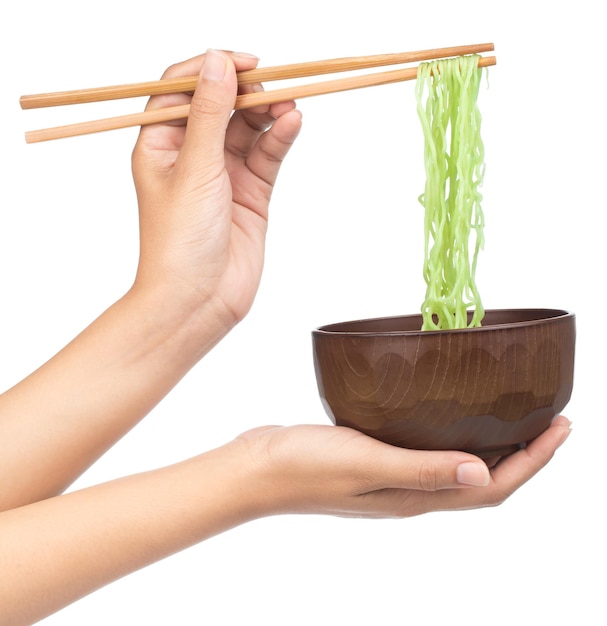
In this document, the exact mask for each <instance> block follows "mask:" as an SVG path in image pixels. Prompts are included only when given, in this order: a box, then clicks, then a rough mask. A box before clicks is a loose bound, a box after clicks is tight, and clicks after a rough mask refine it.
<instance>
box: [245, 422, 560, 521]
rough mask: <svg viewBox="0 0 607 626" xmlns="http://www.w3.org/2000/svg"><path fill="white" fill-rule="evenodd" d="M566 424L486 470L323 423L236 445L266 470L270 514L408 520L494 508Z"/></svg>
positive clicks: (478, 463)
mask: <svg viewBox="0 0 607 626" xmlns="http://www.w3.org/2000/svg"><path fill="white" fill-rule="evenodd" d="M570 426H571V423H570V422H569V420H567V419H566V418H565V417H562V416H559V417H558V418H557V419H555V420H554V422H553V424H552V425H551V426H550V427H549V428H548V429H547V430H546V431H545V432H544V433H543V434H542V435H540V436H539V437H538V438H537V439H535V440H534V441H532V442H530V443H529V445H528V446H527V447H526V448H525V449H522V450H519V451H518V452H516V453H514V454H512V455H510V456H508V457H505V458H503V459H502V460H501V461H499V462H497V463H496V464H495V465H494V466H493V467H492V468H491V469H490V468H489V467H488V466H487V464H486V463H485V462H484V461H482V460H481V459H479V458H478V457H476V456H473V455H471V454H467V453H464V452H453V451H447V452H438V451H431V452H426V451H418V450H407V449H403V448H397V447H394V446H390V445H388V444H385V443H381V442H379V441H377V440H375V439H372V438H371V437H368V436H366V435H363V434H362V433H359V432H357V431H355V430H351V429H349V428H342V427H335V426H328V425H327V426H293V427H286V428H281V427H262V428H257V429H255V430H252V431H249V432H246V433H244V434H243V435H241V436H240V438H239V439H240V440H241V441H242V443H244V445H246V447H247V448H248V454H250V455H251V457H252V458H253V459H255V460H256V462H257V464H258V466H260V467H262V468H265V470H266V472H265V473H266V483H265V498H266V501H267V502H268V506H269V508H270V513H272V514H275V513H317V514H323V513H324V514H333V515H339V516H346V517H367V518H377V517H380V518H383V517H411V516H414V515H420V514H423V513H428V512H431V511H439V510H457V509H471V508H479V507H486V506H495V505H498V504H501V503H502V502H503V501H504V500H506V499H507V498H508V497H509V496H510V495H512V494H513V493H514V492H515V491H516V490H517V489H518V488H519V487H521V486H522V485H523V484H524V483H525V482H527V481H528V480H529V479H530V478H531V477H532V476H533V475H534V474H536V473H537V472H538V471H539V470H540V469H542V468H543V467H544V466H545V465H546V464H547V463H548V461H549V460H550V459H551V458H552V456H553V454H554V452H555V451H556V449H557V448H558V447H559V446H560V445H561V444H562V443H563V442H564V441H565V439H566V438H567V437H568V435H569V432H570Z"/></svg>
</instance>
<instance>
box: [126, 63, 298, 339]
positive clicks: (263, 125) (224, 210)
mask: <svg viewBox="0 0 607 626" xmlns="http://www.w3.org/2000/svg"><path fill="white" fill-rule="evenodd" d="M256 64H257V58H256V57H252V56H250V55H243V54H234V53H231V54H229V53H225V52H220V51H208V52H207V54H206V55H202V56H199V57H196V58H194V59H190V60H189V61H186V62H184V63H179V64H177V65H174V66H172V67H171V68H169V69H168V70H167V71H166V72H165V74H164V76H163V78H173V77H177V76H189V75H195V74H198V73H199V71H200V70H201V68H202V72H201V75H200V80H199V84H198V87H197V89H196V92H195V94H194V95H193V97H192V96H189V95H186V94H177V95H165V96H157V97H153V98H151V99H150V102H149V105H148V108H149V109H154V108H158V107H166V106H174V105H178V104H184V103H187V102H191V112H190V118H189V122H188V124H187V126H186V121H185V120H182V121H181V122H178V123H173V124H158V125H152V126H146V127H144V128H142V130H141V134H140V137H139V140H138V142H137V145H136V147H135V150H134V153H133V174H134V179H135V186H136V189H137V195H138V199H139V209H140V231H141V251H140V263H139V269H138V276H137V280H136V284H145V285H147V284H149V283H150V282H152V283H154V284H158V283H159V282H164V283H165V284H169V285H171V286H174V287H176V288H178V289H180V290H181V293H184V294H185V295H186V297H188V296H194V299H195V304H208V303H211V304H212V305H213V306H212V309H211V310H213V311H215V312H216V313H219V315H220V317H221V318H222V319H223V320H224V321H225V323H226V326H227V327H228V329H229V327H231V326H232V325H233V324H234V323H236V322H238V321H240V320H241V319H242V318H243V317H244V315H245V314H246V313H247V311H248V310H249V308H250V306H251V304H252V302H253V299H254V296H255V293H256V291H257V288H258V285H259V280H260V277H261V271H262V267H263V256H264V243H265V235H266V227H267V219H268V203H269V200H270V196H271V194H272V189H273V185H274V183H275V181H276V177H277V174H278V171H279V169H280V165H281V162H282V160H283V159H284V158H285V156H286V154H287V152H288V151H289V148H290V147H291V145H292V143H293V142H294V140H295V138H296V136H297V134H298V132H299V129H300V125H301V115H300V113H299V112H298V111H297V110H295V103H294V102H284V103H280V104H275V105H271V106H265V107H257V108H255V109H251V110H242V111H237V112H235V113H233V114H232V112H233V107H234V100H235V97H236V94H237V78H236V73H235V71H242V70H249V69H252V68H253V67H255V66H256ZM260 88H261V87H260V86H259V85H258V86H256V87H254V86H251V85H249V86H246V87H243V88H241V93H243V92H245V91H251V90H253V89H260Z"/></svg>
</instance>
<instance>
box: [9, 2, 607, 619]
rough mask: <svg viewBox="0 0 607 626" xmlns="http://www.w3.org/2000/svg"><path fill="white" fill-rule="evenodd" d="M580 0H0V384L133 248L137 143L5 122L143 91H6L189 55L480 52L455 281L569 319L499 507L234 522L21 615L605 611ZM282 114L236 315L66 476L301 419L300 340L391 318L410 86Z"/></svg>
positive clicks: (591, 61)
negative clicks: (531, 441) (481, 163)
mask: <svg viewBox="0 0 607 626" xmlns="http://www.w3.org/2000/svg"><path fill="white" fill-rule="evenodd" d="M599 5H600V3H596V2H591V1H590V0H580V1H578V2H576V3H565V2H559V1H555V2H552V3H544V2H533V1H531V0H527V1H526V2H520V1H518V0H514V1H513V0H510V1H509V2H504V1H499V2H493V3H490V2H480V1H479V2H467V1H465V0H464V1H462V2H450V1H449V2H446V1H442V0H441V1H435V2H432V3H430V2H421V1H420V2H417V3H409V2H396V1H392V2H390V1H387V0H375V1H374V2H369V3H362V2H354V1H352V0H349V1H347V2H346V1H343V2H328V1H326V0H325V1H323V2H320V1H317V0H308V1H307V2H305V3H289V2H284V1H281V2H275V1H269V0H268V1H263V0H262V1H261V2H247V3H245V2H240V1H236V2H215V3H208V2H188V1H185V0H172V2H157V1H156V0H148V2H146V3H143V2H138V1H137V2H129V1H128V0H121V1H120V2H117V1H116V0H106V1H105V2H99V3H84V2H75V1H70V0H53V2H48V1H46V0H33V1H31V2H11V3H4V4H3V8H2V9H1V13H0V53H1V54H0V59H1V63H2V88H1V89H2V97H1V98H0V119H2V137H3V139H2V144H3V150H4V158H3V165H2V168H1V169H0V177H1V178H0V180H1V193H2V196H1V197H2V203H1V206H0V289H1V291H0V294H1V296H0V297H1V299H0V305H1V308H0V388H2V389H5V388H7V387H9V386H11V385H12V384H14V383H16V382H17V381H18V380H20V379H21V378H23V377H24V376H25V375H27V374H28V373H29V372H30V371H31V370H33V369H34V368H35V367H37V366H38V365H40V364H41V363H42V362H43V361H45V360H46V359H47V358H49V357H50V356H51V355H52V354H54V353H55V352H56V351H57V350H58V349H60V348H61V347H62V346H63V345H64V344H65V343H66V342H67V341H69V340H70V339H71V338H72V337H73V336H74V335H75V334H77V333H78V332H79V331H80V330H81V329H82V328H84V327H85V326H86V325H87V324H88V323H90V321H92V320H93V319H94V318H95V317H96V316H97V315H98V314H99V313H100V312H101V311H102V310H104V309H105V308H106V307H107V306H108V305H109V304H111V303H112V302H113V301H114V300H115V299H117V298H118V297H120V296H121V295H122V293H123V292H124V290H125V289H127V288H128V287H129V285H130V282H131V280H132V277H133V273H134V269H135V263H136V259H137V219H136V204H135V197H134V191H133V187H132V182H131V175H130V152H131V149H132V146H133V144H134V141H135V139H136V135H137V130H136V129H130V130H123V131H115V132H112V133H105V134H99V135H90V136H88V137H83V138H75V139H66V140H61V141H56V142H47V143H44V144H36V145H29V146H28V145H26V144H25V142H24V138H23V133H24V131H25V130H31V129H36V128H42V127H46V126H54V125H58V124H63V123H69V122H73V121H79V120H85V119H93V118H97V117H105V116H107V115H114V114H116V115H117V114H122V113H128V112H133V111H139V110H140V109H141V108H142V107H143V104H144V101H143V100H133V101H122V102H118V103H112V104H105V105H86V106H84V107H77V108H71V109H62V110H58V109H54V110H46V111H21V110H20V108H19V105H18V99H19V96H20V95H22V94H26V93H37V92H44V91H56V90H62V89H73V88H82V87H88V86H97V85H107V84H116V83H122V82H135V81H141V80H151V79H155V78H158V77H159V76H160V74H161V73H162V71H163V70H164V69H165V67H167V66H168V65H170V64H172V63H174V62H177V61H180V60H183V59H186V58H189V57H191V56H194V55H196V54H199V53H201V52H204V50H205V49H207V48H209V47H216V48H226V49H233V50H241V51H248V52H253V53H255V54H257V55H258V56H260V57H261V62H260V66H269V65H278V64H283V63H290V62H298V61H307V60H318V59H325V58H332V57H338V56H352V55H364V54H376V53H381V52H397V51H404V50H417V49H424V48H432V47H444V46H451V45H459V44H468V43H481V42H488V41H491V42H494V43H495V44H496V55H497V58H498V65H497V66H496V67H494V68H491V70H490V72H489V85H488V88H487V87H486V86H485V85H484V86H483V87H482V89H481V96H480V105H481V110H482V112H483V137H484V141H485V148H486V162H487V174H486V178H485V186H484V195H485V200H484V205H483V206H484V211H485V217H486V222H487V226H486V231H485V234H486V248H485V251H484V252H482V253H481V257H480V259H479V270H478V274H477V278H478V284H479V288H480V290H481V294H482V296H483V300H484V304H485V306H486V307H487V308H499V307H519V306H522V307H534V306H540V307H556V308H566V309H570V310H573V311H574V312H576V314H577V323H578V345H577V361H576V377H575V388H574V393H573V397H572V399H571V402H570V404H569V406H568V407H567V409H566V411H565V413H566V414H567V415H568V416H569V417H570V418H571V419H572V420H573V422H574V429H573V434H572V436H571V437H570V439H569V440H568V442H567V444H566V445H565V446H564V447H563V448H561V449H560V450H559V451H558V453H557V455H556V457H555V458H554V460H553V462H552V463H551V464H550V465H549V466H548V467H547V468H546V469H545V470H544V471H543V472H541V473H540V474H539V475H538V476H537V477H535V478H534V479H533V480H532V481H530V482H529V483H528V484H527V485H525V486H524V487H523V488H522V489H520V490H519V491H518V492H517V493H516V494H515V495H514V496H513V497H512V498H511V499H510V500H508V501H507V502H506V503H505V504H504V505H502V506H501V507H498V508H495V509H486V510H480V511H470V512H465V513H436V514H430V515H426V516H422V517H419V518H415V519H409V520H389V521H361V520H344V519H337V518H330V517H316V516H307V517H295V516H292V517H291V516H287V517H279V518H272V519H263V520H259V521H256V522H253V523H251V524H248V525H245V526H243V527H240V528H237V529H235V530H232V531H229V532H227V533H224V534H223V535H221V536H219V537H216V538H213V539H211V540H209V541H207V542H205V543H202V544H200V545H198V546H195V547H194V548H192V549H189V550H187V551H184V552H182V553H180V554H178V555H175V556H173V557H171V558H168V559H166V560H164V561H162V562H161V563H158V564H155V565H152V566H150V567H148V568H146V569H145V570H143V571H140V572H137V573H135V574H133V575H131V576H128V577H126V578H124V579H122V580H120V581H118V582H116V583H114V584H112V585H109V586H107V587H105V588H104V589H102V590H100V591H98V592H96V593H94V594H91V595H90V596H88V597H87V598H85V599H83V600H82V601H80V602H77V603H76V604H74V605H72V606H70V607H68V608H66V609H65V610H63V611H61V612H59V613H57V614H56V615H54V616H53V617H51V618H48V619H47V620H45V621H44V623H45V624H47V625H48V626H52V625H62V626H63V625H71V624H87V625H89V626H91V625H97V624H107V623H113V624H179V625H185V626H189V625H192V624H213V625H218V626H223V625H233V624H245V623H246V624H250V623H253V624H258V623H259V624H262V623H263V624H266V625H283V624H290V625H294V626H296V625H300V624H302V625H303V624H323V625H324V624H351V625H354V626H357V625H363V624H371V623H372V624H381V625H392V624H416V625H420V624H423V625H426V624H428V625H434V624H437V625H438V624H445V623H449V624H467V625H477V624H479V625H480V624H486V623H492V624H498V625H500V624H510V623H517V624H549V623H563V624H567V623H568V624H572V623H576V624H583V625H584V626H588V625H595V624H604V623H606V612H605V603H604V597H603V595H604V590H605V585H604V582H605V581H604V577H602V573H604V569H603V561H604V559H605V557H606V556H607V554H606V552H607V551H606V546H605V537H604V533H605V514H604V507H603V505H602V504H601V502H600V501H601V500H603V499H604V497H603V496H604V484H605V483H604V475H605V467H604V463H603V461H602V457H603V454H604V443H605V434H606V429H605V402H604V394H603V391H604V387H605V382H604V371H605V364H604V354H605V348H606V347H607V346H606V345H605V338H604V337H605V335H604V328H603V325H604V316H605V305H606V304H607V303H606V301H605V290H604V285H605V280H604V271H605V270H604V267H605V261H604V235H603V230H602V228H603V227H602V226H601V220H602V219H603V218H604V213H605V208H606V206H605V186H604V177H605V165H606V162H605V161H606V159H605V126H604V124H605V103H604V99H603V95H602V94H601V93H600V86H601V85H602V84H603V86H604V77H603V73H602V72H603V65H604V62H603V60H602V56H603V54H604V53H603V51H602V49H599V47H598V42H599V40H603V39H604V31H603V29H602V27H601V26H600V25H601V24H602V23H603V18H601V17H600V16H599V14H598V11H599ZM268 88H271V86H268ZM299 107H300V109H301V110H302V111H303V115H304V127H303V130H302V133H301V135H300V137H299V139H298V141H297V144H296V145H295V147H294V149H293V151H292V153H291V154H290V155H289V157H288V159H287V161H286V162H285V165H284V169H283V171H282V174H281V177H280V179H279V183H278V185H277V188H276V191H275V194H274V198H273V202H272V206H271V225H270V230H269V236H268V250H267V262H266V270H265V274H264V279H263V281H262V285H261V289H260V291H259V294H258V298H257V300H256V302H255V305H254V307H253V310H252V312H251V314H250V315H249V316H248V317H247V319H246V320H245V321H244V322H243V323H242V324H241V325H240V326H239V327H238V328H237V329H235V330H234V332H233V333H232V334H231V335H230V336H229V337H227V338H226V339H225V340H224V341H223V342H222V343H221V344H220V345H219V346H218V347H217V348H216V349H215V350H214V351H213V352H212V353H211V354H209V355H208V356H207V357H206V358H205V359H204V360H203V361H202V362H201V363H200V364H199V365H198V366H197V367H196V368H195V369H194V370H193V371H192V372H191V373H190V374H189V375H188V376H187V377H186V379H184V380H183V382H182V384H181V385H180V386H179V387H178V388H177V389H175V391H174V392H173V393H172V394H171V395H170V396H169V397H167V398H166V400H165V401H163V402H162V403H161V404H160V405H159V406H158V407H157V408H156V409H155V410H154V411H153V412H152V413H151V414H150V415H149V416H148V417H147V418H146V419H145V420H144V421H143V422H142V423H141V425H139V426H138V427H136V428H135V429H134V430H133V431H132V432H131V433H130V434H129V435H128V436H127V437H125V438H124V439H123V440H122V441H121V442H120V443H119V444H118V445H117V446H116V447H115V448H114V449H112V450H111V451H110V452H109V453H108V454H107V455H106V456H105V457H104V458H102V459H101V460H100V461H99V462H98V463H97V464H96V465H95V466H93V467H92V468H91V469H90V471H88V472H87V473H86V474H85V475H84V476H83V477H82V478H81V479H80V480H79V481H78V482H77V483H76V484H75V485H74V488H77V487H84V486H86V485H90V484H94V483H98V482H101V481H105V480H109V479H112V478H114V477H117V476H121V475H124V474H128V473H133V472H137V471H141V470H146V469H150V468H153V467H158V466H161V465H165V464H168V463H171V462H174V461H177V460H180V459H183V458H186V457H189V456H192V455H195V454H198V453H200V452H202V451H204V450H207V449H210V448H212V447H215V446H217V445H220V444H222V443H223V442H225V441H227V440H229V439H231V438H232V437H234V436H235V435H237V434H238V433H240V432H242V431H244V430H246V429H248V428H250V427H253V426H256V425H261V424H267V423H281V424H295V423H301V422H320V423H327V422H328V418H327V417H326V415H325V414H324V412H323V410H322V407H321V404H320V401H319V400H318V396H317V390H316V384H315V380H314V374H313V367H312V357H311V340H310V331H311V330H312V329H313V328H314V327H316V326H318V325H321V324H325V323H329V322H336V321H341V320H345V319H353V318H360V317H366V316H383V315H396V314H400V313H413V312H417V311H418V309H419V306H420V304H421V301H422V299H423V294H424V285H423V281H422V278H421V262H422V243H423V242H422V222H421V208H420V206H419V205H418V203H417V196H418V195H419V193H420V192H421V191H422V189H423V172H422V163H421V154H422V152H421V150H422V144H421V134H420V130H419V126H418V120H417V117H416V113H415V104H414V92H413V84H412V83H400V84H397V85H391V86H386V87H374V88H371V89H366V90H359V91H355V92H349V93H345V94H336V95H327V96H321V97H317V98H310V99H306V100H302V101H300V103H299ZM8 480H10V477H7V476H3V477H1V481H2V482H4V481H8ZM1 540H2V539H1V537H0V541H1ZM597 565H598V570H596V569H595V566H597Z"/></svg>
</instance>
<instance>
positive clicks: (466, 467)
mask: <svg viewBox="0 0 607 626" xmlns="http://www.w3.org/2000/svg"><path fill="white" fill-rule="evenodd" d="M456 476H457V482H458V483H459V484H460V485H469V486H471V487H486V486H487V485H488V484H489V482H490V480H491V475H490V474H489V468H488V467H487V466H486V465H485V464H484V463H473V462H472V461H467V462H466V463H460V465H458V466H457V474H456Z"/></svg>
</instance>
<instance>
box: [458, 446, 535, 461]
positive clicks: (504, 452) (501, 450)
mask: <svg viewBox="0 0 607 626" xmlns="http://www.w3.org/2000/svg"><path fill="white" fill-rule="evenodd" d="M524 447H525V446H524V444H520V445H519V444H516V443H515V444H511V445H509V446H499V447H497V448H485V449H483V450H465V452H469V453H470V454H474V455H475V456H478V457H479V458H481V459H483V460H487V459H494V458H496V457H504V456H508V455H510V454H512V453H514V452H517V451H518V450H521V449H522V448H524Z"/></svg>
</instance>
